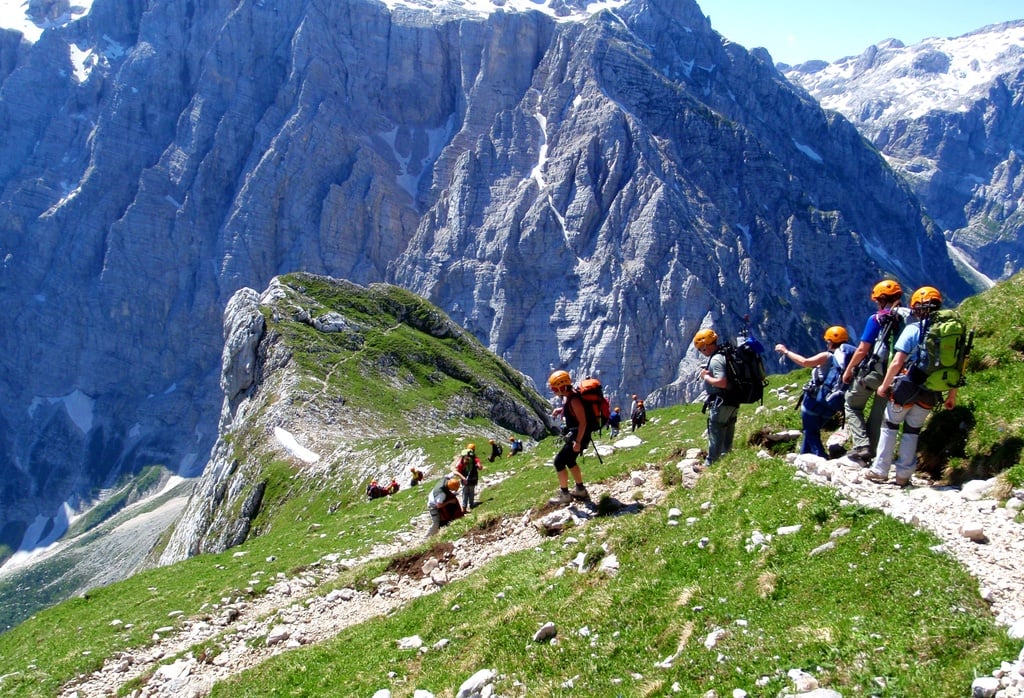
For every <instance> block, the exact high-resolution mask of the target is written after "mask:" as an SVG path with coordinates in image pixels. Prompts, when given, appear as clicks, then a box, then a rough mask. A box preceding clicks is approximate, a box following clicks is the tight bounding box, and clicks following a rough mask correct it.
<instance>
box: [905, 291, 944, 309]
mask: <svg viewBox="0 0 1024 698" xmlns="http://www.w3.org/2000/svg"><path fill="white" fill-rule="evenodd" d="M910 307H911V308H913V309H914V310H938V309H939V308H941V307H942V294H941V293H939V290H938V289H937V288H935V287H933V286H922V287H921V288H919V289H917V290H916V291H914V295H912V296H911V297H910Z"/></svg>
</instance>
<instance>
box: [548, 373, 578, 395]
mask: <svg viewBox="0 0 1024 698" xmlns="http://www.w3.org/2000/svg"><path fill="white" fill-rule="evenodd" d="M548 385H549V386H550V387H551V389H552V390H554V391H556V392H557V391H559V390H562V389H563V388H569V387H572V378H571V377H570V376H569V372H568V371H555V372H554V373H552V374H551V376H550V377H549V378H548Z"/></svg>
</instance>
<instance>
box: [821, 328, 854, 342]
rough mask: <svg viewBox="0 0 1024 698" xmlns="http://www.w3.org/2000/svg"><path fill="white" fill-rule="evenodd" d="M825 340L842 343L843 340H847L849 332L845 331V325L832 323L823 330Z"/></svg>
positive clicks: (848, 339)
mask: <svg viewBox="0 0 1024 698" xmlns="http://www.w3.org/2000/svg"><path fill="white" fill-rule="evenodd" d="M825 341H827V342H832V343H833V344H842V343H843V342H849V341H850V333H849V332H847V331H846V328H845V327H840V326H839V325H834V326H832V327H829V328H828V329H827V330H825Z"/></svg>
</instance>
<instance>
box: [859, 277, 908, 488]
mask: <svg viewBox="0 0 1024 698" xmlns="http://www.w3.org/2000/svg"><path fill="white" fill-rule="evenodd" d="M871 300H873V301H874V302H875V303H876V304H877V305H878V310H877V312H874V313H872V314H871V316H870V317H869V318H868V320H867V322H866V323H865V324H864V331H863V332H861V335H860V343H859V344H857V350H856V351H855V352H854V353H853V356H851V357H850V360H849V362H847V364H846V369H844V371H843V383H847V384H849V386H850V389H849V390H847V391H846V404H845V406H844V412H845V417H846V428H847V430H848V431H849V432H850V439H851V444H850V452H849V453H847V454H846V455H847V457H848V458H850V459H851V460H853V461H854V462H856V463H859V464H860V465H861V466H863V467H865V468H866V467H868V466H869V465H871V459H872V458H874V456H875V450H876V448H877V446H878V432H879V429H881V426H882V415H883V413H884V412H885V405H886V400H879V399H877V398H875V391H876V390H877V389H878V384H879V383H881V382H882V376H884V375H885V370H886V367H887V365H888V361H889V350H890V348H891V345H892V343H893V342H894V341H895V340H896V338H897V337H898V336H899V333H900V329H901V328H902V327H903V324H904V322H905V320H906V317H907V315H909V313H910V310H909V308H903V307H901V305H900V302H901V301H902V300H903V288H902V287H901V286H900V285H899V282H897V281H895V280H893V279H882V280H881V281H879V282H878V283H877V284H875V286H874V288H872V289H871ZM869 400H870V401H871V409H870V410H867V404H868V401H869ZM866 410H867V415H866V416H865V411H866Z"/></svg>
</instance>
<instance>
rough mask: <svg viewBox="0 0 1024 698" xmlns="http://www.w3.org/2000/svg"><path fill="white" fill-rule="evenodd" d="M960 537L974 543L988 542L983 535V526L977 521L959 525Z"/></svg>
mask: <svg viewBox="0 0 1024 698" xmlns="http://www.w3.org/2000/svg"><path fill="white" fill-rule="evenodd" d="M960 535H961V536H963V537H964V538H967V539H969V540H972V541H974V542H975V543H985V542H987V541H988V537H987V536H986V535H985V526H984V525H983V524H982V523H981V522H979V521H964V522H963V523H962V524H960Z"/></svg>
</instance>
